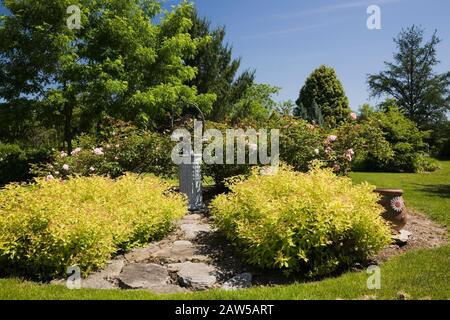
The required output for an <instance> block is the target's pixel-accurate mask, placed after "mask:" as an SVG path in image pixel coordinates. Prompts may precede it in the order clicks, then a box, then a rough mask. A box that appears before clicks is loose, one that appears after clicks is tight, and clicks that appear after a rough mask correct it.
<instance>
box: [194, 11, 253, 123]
mask: <svg viewBox="0 0 450 320" xmlns="http://www.w3.org/2000/svg"><path fill="white" fill-rule="evenodd" d="M191 19H192V22H193V26H192V28H191V30H190V34H191V36H192V37H193V38H204V37H209V38H210V39H211V41H209V42H207V43H205V45H203V46H201V47H199V48H198V50H197V52H196V54H195V55H194V57H193V58H192V59H188V60H187V61H186V63H187V65H189V66H192V67H195V68H197V76H196V77H195V78H194V79H193V80H192V81H190V82H189V83H190V85H192V86H195V87H196V88H197V90H198V92H199V93H204V94H206V93H214V94H215V95H216V101H215V102H214V104H213V107H212V110H211V112H210V114H208V115H207V118H208V119H210V120H213V121H225V120H227V119H229V118H230V115H231V113H232V106H233V105H235V104H236V103H237V102H238V101H239V100H241V99H242V98H244V97H245V95H246V94H247V90H249V89H250V88H251V87H252V84H253V82H254V77H255V76H254V71H251V70H244V71H243V72H242V73H241V74H238V70H239V67H240V64H241V59H240V58H237V59H235V58H233V48H232V47H231V46H230V45H229V44H227V43H225V35H226V31H225V27H223V26H220V27H217V28H215V29H213V28H211V22H210V21H209V20H208V19H206V18H201V17H200V16H199V15H198V13H197V11H194V12H193V14H192V17H191Z"/></svg>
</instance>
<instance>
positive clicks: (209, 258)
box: [52, 213, 448, 294]
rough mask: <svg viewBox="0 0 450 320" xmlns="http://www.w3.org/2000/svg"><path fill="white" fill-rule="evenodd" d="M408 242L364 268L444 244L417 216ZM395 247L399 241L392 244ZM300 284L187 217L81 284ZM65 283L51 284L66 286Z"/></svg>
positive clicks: (441, 232)
mask: <svg viewBox="0 0 450 320" xmlns="http://www.w3.org/2000/svg"><path fill="white" fill-rule="evenodd" d="M406 230H409V231H411V234H410V236H409V239H408V242H407V243H403V244H398V243H393V244H391V245H389V246H387V247H386V248H385V249H383V250H382V251H381V252H380V253H379V254H378V255H377V256H376V257H374V258H373V259H372V260H371V261H369V262H368V263H380V262H383V261H386V260H388V258H390V257H392V256H395V255H398V254H401V253H404V252H406V251H409V250H415V249H423V248H434V247H439V246H441V245H444V244H446V243H448V237H447V229H446V228H445V227H442V226H439V225H438V224H436V223H434V222H432V221H431V220H429V219H428V218H426V217H425V216H423V215H420V214H416V213H414V214H411V215H410V220H409V222H408V224H407V225H406ZM397 242H398V241H397ZM295 281H305V279H304V278H302V277H301V276H294V275H293V276H291V277H289V278H287V277H285V276H284V275H283V274H282V273H281V272H277V271H270V270H269V271H261V270H258V269H255V268H251V267H249V266H247V265H245V264H243V263H242V262H241V261H240V259H239V258H238V256H237V255H236V252H235V251H234V250H233V248H232V247H231V245H230V244H229V242H228V241H227V240H225V239H224V238H223V236H221V235H220V234H219V233H218V232H216V230H214V229H213V227H212V224H211V220H210V218H208V217H207V215H205V214H204V213H196V214H189V215H186V216H185V217H184V218H183V219H181V220H180V221H179V222H178V224H177V228H176V230H174V231H173V232H172V233H171V234H170V235H168V236H167V237H166V238H164V239H163V240H161V241H158V242H154V243H151V244H149V245H148V246H146V247H144V248H137V249H134V250H133V251H131V252H129V253H126V254H124V255H121V256H118V257H116V258H114V259H113V260H111V261H109V262H108V264H107V265H106V267H105V268H104V269H103V270H101V271H98V272H95V273H92V274H90V275H89V276H88V277H87V278H86V279H83V280H82V283H81V286H82V287H83V288H93V289H144V290H150V291H152V292H154V293H160V294H162V293H183V292H192V291H202V290H209V289H213V288H222V289H224V290H236V289H241V288H248V287H250V286H252V285H276V284H290V283H293V282H295ZM65 282H66V281H65V280H56V281H52V283H54V284H63V285H64V284H65Z"/></svg>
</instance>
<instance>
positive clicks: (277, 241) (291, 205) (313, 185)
mask: <svg viewBox="0 0 450 320" xmlns="http://www.w3.org/2000/svg"><path fill="white" fill-rule="evenodd" d="M229 188H230V190H231V192H230V193H229V194H223V195H219V196H218V197H217V198H216V199H214V200H213V202H212V214H213V217H214V223H215V224H216V225H217V227H218V229H219V230H220V231H221V232H223V233H224V234H225V236H226V237H227V238H228V239H229V240H230V241H231V243H233V244H234V245H235V246H236V247H237V248H238V250H239V252H241V253H242V254H243V256H244V258H245V259H246V261H247V262H248V263H250V264H252V265H255V266H257V267H261V268H270V269H273V268H275V269H281V270H283V271H284V272H286V273H292V272H300V273H303V274H305V275H308V276H311V277H313V276H321V275H325V274H329V273H333V272H335V271H339V270H342V269H344V268H347V267H349V266H352V265H353V264H354V263H356V262H362V261H364V260H365V259H366V258H367V257H368V256H370V255H371V254H374V253H376V252H377V251H378V250H380V249H381V248H383V247H384V246H385V245H386V244H388V243H389V241H390V230H389V227H388V226H387V225H386V223H385V222H384V221H383V220H382V218H381V215H380V214H381V212H382V210H383V209H382V208H381V207H380V206H379V205H378V204H377V199H378V196H377V195H376V194H375V193H374V192H373V189H374V187H373V186H371V185H369V184H366V183H364V184H359V185H352V182H351V180H350V179H349V178H346V177H339V176H336V175H334V174H333V173H332V171H331V169H322V168H320V167H319V166H318V165H316V166H315V167H314V168H313V169H312V170H311V171H310V172H309V173H298V172H294V171H292V170H291V169H289V168H281V169H280V170H279V172H278V173H277V174H276V175H265V176H261V175H259V174H258V171H254V172H253V174H252V176H251V177H250V178H248V179H247V180H245V179H242V178H235V179H232V181H230V183H229Z"/></svg>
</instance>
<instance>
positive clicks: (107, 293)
mask: <svg viewBox="0 0 450 320" xmlns="http://www.w3.org/2000/svg"><path fill="white" fill-rule="evenodd" d="M441 164H442V167H443V169H442V170H440V171H438V172H435V173H431V174H388V173H353V174H352V175H351V177H352V179H354V181H355V182H361V181H369V182H370V183H372V184H374V185H376V186H378V187H387V188H391V187H392V188H402V189H404V190H405V199H406V201H407V205H408V207H411V208H414V209H417V210H419V211H422V212H424V213H426V214H427V215H429V216H430V217H432V218H433V219H435V220H436V221H438V222H440V223H442V224H444V225H446V226H447V227H450V212H449V211H450V161H447V162H441ZM449 266H450V246H446V247H443V248H439V249H434V250H426V251H416V252H409V253H407V254H405V255H402V256H398V257H396V258H393V259H392V260H390V261H388V262H386V263H384V264H383V265H382V267H381V289H380V290H369V289H367V286H366V281H367V277H368V275H367V274H366V273H364V272H359V273H355V272H353V273H352V272H349V273H346V274H344V275H342V276H339V277H337V278H329V279H326V280H323V281H320V282H312V283H298V284H293V285H285V286H275V287H265V288H263V287H261V288H252V289H248V290H241V291H238V292H224V291H210V292H202V293H194V294H181V295H180V294H177V295H160V296H158V295H154V294H151V293H149V292H145V291H117V290H69V289H66V288H65V287H63V286H50V285H38V284H35V283H30V282H26V281H21V280H18V279H2V280H0V299H263V300H264V299H339V298H341V299H362V298H367V297H376V298H378V299H396V298H398V293H399V292H404V293H406V294H407V296H409V297H410V298H412V299H430V298H431V299H450V272H449V270H448V267H449Z"/></svg>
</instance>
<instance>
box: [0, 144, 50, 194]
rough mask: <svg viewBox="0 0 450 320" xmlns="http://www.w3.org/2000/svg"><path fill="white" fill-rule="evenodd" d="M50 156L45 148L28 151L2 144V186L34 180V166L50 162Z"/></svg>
mask: <svg viewBox="0 0 450 320" xmlns="http://www.w3.org/2000/svg"><path fill="white" fill-rule="evenodd" d="M50 154H51V152H50V151H49V150H47V149H45V148H42V149H27V148H22V147H21V146H19V145H17V144H9V143H0V186H3V185H5V184H8V183H10V182H22V181H28V180H30V179H32V178H33V177H34V175H33V174H32V173H31V172H30V170H31V167H32V165H33V164H37V163H43V162H46V161H49V159H50Z"/></svg>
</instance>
